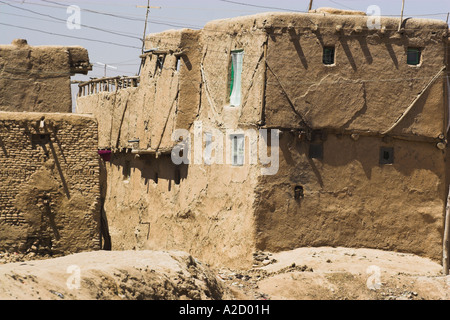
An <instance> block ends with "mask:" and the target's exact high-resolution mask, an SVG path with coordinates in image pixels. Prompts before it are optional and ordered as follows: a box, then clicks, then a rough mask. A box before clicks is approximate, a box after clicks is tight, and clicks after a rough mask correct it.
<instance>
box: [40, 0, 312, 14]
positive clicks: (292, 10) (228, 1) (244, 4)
mask: <svg viewBox="0 0 450 320" xmlns="http://www.w3.org/2000/svg"><path fill="white" fill-rule="evenodd" d="M43 1H44V0H43ZM218 1H221V2H227V3H232V4H237V5H241V6H247V7H254V8H262V9H273V10H282V11H290V12H306V11H300V10H294V9H286V8H277V7H266V6H260V5H256V4H249V3H243V2H238V1H231V0H218Z"/></svg>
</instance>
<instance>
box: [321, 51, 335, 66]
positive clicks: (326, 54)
mask: <svg viewBox="0 0 450 320" xmlns="http://www.w3.org/2000/svg"><path fill="white" fill-rule="evenodd" d="M334 55H335V48H334V47H324V48H323V64H327V65H330V64H334Z"/></svg>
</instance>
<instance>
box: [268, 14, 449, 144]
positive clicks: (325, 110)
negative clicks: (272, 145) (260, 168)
mask: <svg viewBox="0 0 450 320" xmlns="http://www.w3.org/2000/svg"><path fill="white" fill-rule="evenodd" d="M265 18H266V30H268V34H269V42H268V53H267V66H268V71H267V86H266V95H265V96H266V103H265V120H266V125H267V126H271V127H282V128H292V127H299V128H301V127H309V128H312V129H323V128H327V129H335V130H341V131H351V132H371V133H376V134H382V133H383V134H385V133H388V134H390V135H397V136H416V137H417V136H421V137H429V138H436V137H438V136H439V135H441V134H444V135H446V133H447V132H446V127H445V125H444V123H446V117H447V115H446V108H445V107H443V105H444V102H443V97H444V91H443V90H444V83H445V75H446V74H447V70H445V66H446V62H445V56H446V52H447V46H448V41H447V36H448V25H447V24H446V23H445V22H443V21H438V20H426V19H406V21H405V23H404V25H403V27H404V29H403V30H404V31H403V32H398V23H399V22H398V19H392V18H385V17H382V18H381V20H380V27H379V28H375V29H369V28H368V21H369V22H370V21H371V20H369V19H370V17H366V16H341V15H329V14H307V15H302V14H288V13H286V14H277V15H271V14H268V15H266V16H265ZM370 23H371V22H370ZM369 25H370V24H369ZM324 47H332V48H334V50H335V61H334V64H331V65H326V64H324V63H323V52H324ZM408 48H417V49H420V50H421V58H420V59H421V62H420V64H419V65H408V64H407V50H408ZM419 96H420V98H419V101H416V99H417V98H418V97H419ZM410 107H411V108H410ZM405 113H406V114H405ZM403 116H405V117H404V118H403V119H402V120H401V121H400V123H398V124H396V122H397V121H398V120H399V119H400V118H401V117H403ZM394 124H396V125H395V127H394V128H391V127H393V126H394ZM388 130H390V131H389V132H388Z"/></svg>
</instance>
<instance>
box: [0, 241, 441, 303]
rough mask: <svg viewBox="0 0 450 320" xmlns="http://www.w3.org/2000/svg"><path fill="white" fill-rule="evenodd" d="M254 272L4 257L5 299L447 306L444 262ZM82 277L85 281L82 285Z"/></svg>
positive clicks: (291, 255) (374, 253)
mask: <svg viewBox="0 0 450 320" xmlns="http://www.w3.org/2000/svg"><path fill="white" fill-rule="evenodd" d="M254 257H255V265H254V267H253V268H252V269H250V270H229V269H226V268H221V269H210V268H208V266H207V265H204V264H202V263H201V262H200V261H198V260H196V259H194V258H193V257H191V256H190V255H188V254H186V253H182V252H154V251H125V252H105V251H101V252H90V253H81V254H75V255H70V256H67V257H60V258H48V257H47V258H45V259H43V258H40V259H41V260H36V257H29V256H19V255H5V254H3V255H0V299H43V300H53V299H56V300H62V299H65V300H70V299H87V300H95V299H105V300H114V299H126V300H137V299H165V300H174V299H217V300H231V299H239V300H318V299H320V300H324V299H326V300H359V299H361V300H375V299H381V300H441V299H445V300H448V299H449V298H450V276H444V275H443V274H442V267H441V265H440V264H439V263H437V262H434V261H431V260H429V259H425V258H421V257H418V256H415V255H411V254H402V253H394V252H386V251H380V250H371V249H347V248H328V247H327V248H325V247H324V248H302V249H297V250H293V251H288V252H281V253H276V254H271V253H263V252H258V253H255V254H254ZM77 272H79V273H78V274H79V275H80V277H79V282H78V283H77Z"/></svg>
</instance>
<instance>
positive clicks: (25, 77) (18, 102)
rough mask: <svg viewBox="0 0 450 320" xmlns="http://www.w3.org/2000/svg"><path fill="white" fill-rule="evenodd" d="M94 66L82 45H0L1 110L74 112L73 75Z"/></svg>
mask: <svg viewBox="0 0 450 320" xmlns="http://www.w3.org/2000/svg"><path fill="white" fill-rule="evenodd" d="M89 70H91V65H90V63H89V57H88V53H87V51H86V49H84V48H82V47H58V46H36V47H32V46H29V45H28V44H27V42H26V41H25V40H15V41H13V43H12V44H11V45H2V46H0V72H1V77H0V110H2V111H11V112H67V113H71V112H72V93H71V87H70V77H71V75H73V74H75V73H83V74H86V73H87V72H88V71H89Z"/></svg>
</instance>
